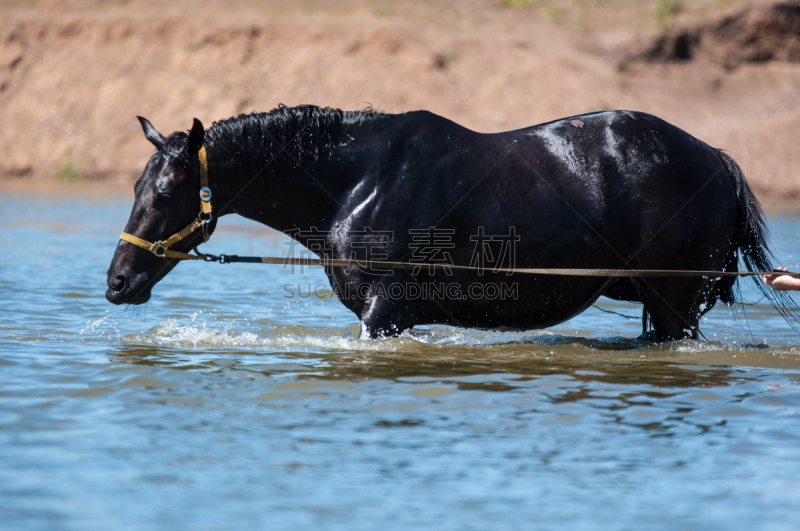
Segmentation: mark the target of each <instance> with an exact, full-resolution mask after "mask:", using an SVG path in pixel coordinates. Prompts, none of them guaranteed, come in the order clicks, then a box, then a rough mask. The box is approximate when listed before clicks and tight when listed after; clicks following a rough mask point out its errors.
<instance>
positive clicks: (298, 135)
mask: <svg viewBox="0 0 800 531" xmlns="http://www.w3.org/2000/svg"><path fill="white" fill-rule="evenodd" d="M380 116H384V114H383V113H380V112H378V111H376V110H374V109H372V108H371V107H370V108H367V109H365V110H362V111H342V110H340V109H332V108H330V107H317V106H315V105H300V106H298V107H287V106H285V105H279V106H278V107H277V108H275V109H273V110H271V111H269V112H265V113H252V114H240V115H239V116H236V117H234V118H228V119H227V120H220V121H218V122H214V123H213V125H212V126H211V128H209V129H208V130H207V131H206V137H205V144H206V145H207V146H209V148H210V149H211V150H212V151H213V153H214V154H215V155H216V156H221V157H226V156H227V157H231V158H235V159H236V160H237V162H238V163H239V164H241V166H242V169H245V170H248V171H260V170H261V169H262V168H264V167H265V166H266V165H267V164H269V167H270V169H273V170H288V169H292V168H295V167H297V166H298V165H302V164H305V163H308V162H311V161H314V160H317V159H319V158H320V157H324V156H326V155H329V154H330V153H331V150H332V149H333V147H335V146H336V145H337V143H339V142H340V141H341V139H340V138H339V137H340V136H341V125H343V124H352V123H361V122H365V121H368V120H373V119H375V118H377V117H380Z"/></svg>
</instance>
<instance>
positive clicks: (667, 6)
mask: <svg viewBox="0 0 800 531" xmlns="http://www.w3.org/2000/svg"><path fill="white" fill-rule="evenodd" d="M681 7H682V6H681V2H680V0H656V26H658V29H659V30H661V31H667V30H670V29H672V28H673V27H674V26H675V16H676V15H677V14H678V13H680V11H681Z"/></svg>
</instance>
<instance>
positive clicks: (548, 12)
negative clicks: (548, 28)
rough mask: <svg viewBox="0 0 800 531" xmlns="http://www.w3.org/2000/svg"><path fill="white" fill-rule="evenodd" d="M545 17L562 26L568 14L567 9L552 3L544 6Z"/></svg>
mask: <svg viewBox="0 0 800 531" xmlns="http://www.w3.org/2000/svg"><path fill="white" fill-rule="evenodd" d="M543 11H544V15H545V16H546V17H547V18H549V19H550V20H551V21H552V22H555V23H556V24H561V22H562V21H563V20H564V15H566V14H567V8H565V7H564V6H562V5H559V4H556V3H550V4H547V5H546V6H544V9H543Z"/></svg>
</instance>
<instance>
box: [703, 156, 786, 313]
mask: <svg viewBox="0 0 800 531" xmlns="http://www.w3.org/2000/svg"><path fill="white" fill-rule="evenodd" d="M714 151H716V153H717V155H718V156H719V159H720V161H722V165H723V167H724V168H725V171H726V172H727V173H728V176H729V177H730V179H731V182H732V183H733V186H734V188H735V190H736V232H735V236H734V239H733V242H732V243H733V248H732V250H731V253H730V255H729V256H728V258H727V260H726V263H725V271H738V270H739V269H738V262H739V254H740V253H741V258H742V262H744V265H745V267H746V268H747V270H748V271H771V270H772V268H773V265H772V262H773V259H774V258H775V257H774V255H773V254H772V251H771V250H770V248H769V243H768V238H769V231H768V230H767V223H766V220H765V218H764V212H763V210H762V209H761V204H760V203H759V202H758V199H756V196H755V195H753V191H752V190H750V186H749V185H748V184H747V180H746V179H745V176H744V173H743V172H742V169H741V168H740V167H739V165H738V164H736V161H735V160H733V159H732V158H731V157H730V156H729V155H728V154H727V153H725V152H724V151H722V150H721V149H715V150H714ZM750 278H751V279H753V280H754V281H755V283H756V285H757V287H758V289H759V290H760V291H761V293H763V294H764V297H766V298H767V299H768V300H769V301H770V303H772V305H773V306H774V307H775V308H776V309H777V310H778V312H779V313H780V314H781V316H783V318H784V319H786V321H787V322H788V323H789V324H790V325H791V326H792V328H795V329H796V325H797V319H796V318H795V317H794V316H792V314H791V309H793V308H796V305H795V304H794V301H793V300H792V298H791V296H790V295H789V294H788V293H786V292H783V291H773V290H772V288H770V287H768V286H766V285H765V284H764V282H763V281H762V279H761V277H758V276H754V277H750ZM737 280H738V279H737V278H736V277H725V278H723V279H720V281H719V282H717V285H716V286H715V290H714V291H715V292H716V294H717V295H718V296H719V299H720V300H721V301H722V302H724V303H725V304H728V305H731V304H733V303H734V302H736V297H735V293H734V286H735V285H736V281H737Z"/></svg>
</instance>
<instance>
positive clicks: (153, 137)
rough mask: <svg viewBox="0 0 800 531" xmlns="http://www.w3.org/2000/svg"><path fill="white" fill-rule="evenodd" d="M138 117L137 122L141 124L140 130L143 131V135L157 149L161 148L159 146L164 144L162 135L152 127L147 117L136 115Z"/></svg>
mask: <svg viewBox="0 0 800 531" xmlns="http://www.w3.org/2000/svg"><path fill="white" fill-rule="evenodd" d="M137 118H138V119H139V123H140V124H142V131H144V136H145V138H146V139H147V140H149V141H150V142H151V143H152V144H153V145H154V146H155V147H156V148H157V149H161V146H163V145H164V135H162V134H161V133H159V132H158V131H156V128H155V127H153V124H151V123H150V122H149V121H148V120H147V118H142V117H141V116H137Z"/></svg>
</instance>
